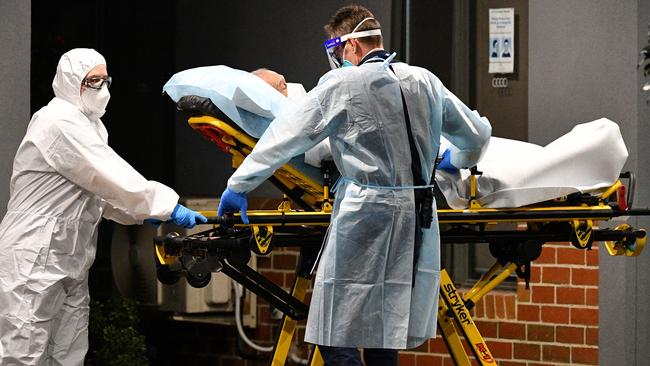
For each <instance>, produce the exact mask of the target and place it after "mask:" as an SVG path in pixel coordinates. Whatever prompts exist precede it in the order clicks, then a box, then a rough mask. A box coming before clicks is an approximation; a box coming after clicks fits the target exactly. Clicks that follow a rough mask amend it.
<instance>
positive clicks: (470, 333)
mask: <svg viewBox="0 0 650 366" xmlns="http://www.w3.org/2000/svg"><path fill="white" fill-rule="evenodd" d="M440 285H441V291H440V294H441V298H442V300H443V301H442V304H443V307H447V308H448V310H447V311H445V312H442V310H441V311H440V312H439V313H438V315H439V316H438V323H439V324H440V325H441V328H442V329H443V332H442V335H443V338H444V339H445V343H447V345H449V349H450V351H451V354H452V357H454V362H456V363H457V364H460V365H466V364H467V365H469V363H468V362H467V360H466V359H467V354H465V352H464V349H463V348H462V343H461V344H460V348H459V345H458V344H459V343H460V338H459V337H458V334H457V332H456V330H453V331H452V330H451V329H449V328H447V330H446V331H445V329H446V328H443V327H452V326H453V327H455V325H454V324H453V321H452V319H454V320H456V322H457V324H458V325H459V326H460V331H461V332H462V333H463V336H464V337H465V339H466V340H467V343H468V344H469V346H470V349H471V350H472V353H473V354H474V357H475V358H476V361H477V362H478V363H479V364H480V365H482V366H486V365H496V361H495V360H494V357H493V356H492V353H491V352H490V349H489V348H488V346H487V344H485V341H484V340H483V337H482V336H481V333H479V331H478V329H477V328H476V324H475V323H474V320H472V316H471V315H470V313H469V310H468V309H467V307H466V306H465V302H464V301H463V299H462V297H461V296H460V294H459V293H458V291H457V290H456V286H454V283H453V282H452V280H451V277H449V274H448V273H447V271H446V270H444V269H443V270H442V271H441V272H440ZM450 313H451V314H450ZM452 317H453V318H452ZM461 349H463V352H461V351H460V350H461ZM463 354H464V357H463Z"/></svg>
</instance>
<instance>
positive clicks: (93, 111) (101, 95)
mask: <svg viewBox="0 0 650 366" xmlns="http://www.w3.org/2000/svg"><path fill="white" fill-rule="evenodd" d="M109 99H111V93H110V92H109V91H108V87H107V86H106V85H104V86H103V87H102V88H101V89H99V90H95V89H89V88H87V89H86V90H84V92H83V93H81V103H82V104H83V111H84V113H86V114H87V115H88V116H90V115H94V116H97V117H101V116H103V115H104V113H106V106H107V105H108V100H109Z"/></svg>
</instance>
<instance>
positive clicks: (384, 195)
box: [228, 62, 491, 349]
mask: <svg viewBox="0 0 650 366" xmlns="http://www.w3.org/2000/svg"><path fill="white" fill-rule="evenodd" d="M392 67H393V69H394V71H395V73H393V72H392V71H391V70H390V69H389V68H388V67H387V65H386V64H382V63H381V62H380V63H365V64H362V65H361V66H359V67H346V68H342V69H337V70H333V71H330V72H328V73H327V74H325V75H324V76H323V77H322V78H321V80H320V82H319V85H318V86H317V87H316V88H314V89H313V90H312V91H310V92H309V93H308V94H307V95H306V96H305V97H304V98H302V99H301V100H300V101H298V102H297V103H296V105H295V106H292V107H288V108H287V110H285V111H283V112H282V113H281V114H280V115H279V117H278V118H276V119H275V120H274V121H273V122H272V123H271V125H270V126H269V128H268V129H267V130H266V132H265V133H264V135H263V136H262V137H261V138H260V140H259V141H258V143H257V145H256V147H255V149H254V150H253V151H252V153H251V154H250V155H249V156H248V157H247V158H246V159H245V161H244V162H243V164H242V165H241V166H240V167H239V169H237V171H236V172H235V173H234V175H233V176H232V177H231V178H230V180H229V181H228V188H229V189H230V190H232V191H234V192H249V191H251V190H252V189H254V188H255V187H256V186H257V185H259V184H260V183H261V182H263V181H264V180H265V179H266V178H267V177H269V176H270V175H271V174H272V173H273V172H274V171H275V170H276V169H277V168H278V167H280V166H282V165H283V164H284V163H286V162H287V161H288V160H289V159H291V158H292V157H293V156H296V155H298V154H300V153H303V152H305V151H306V150H308V149H310V148H312V147H314V146H315V145H316V144H318V143H319V142H320V141H322V140H323V139H326V138H329V140H330V143H331V149H332V156H333V158H334V161H335V163H336V166H337V167H338V169H339V171H340V173H341V176H342V179H343V184H342V185H341V186H340V187H339V189H338V191H337V192H336V200H335V204H334V210H333V213H332V219H331V226H330V231H329V235H328V237H327V241H326V243H325V247H324V249H323V252H322V256H321V259H320V264H319V266H318V272H317V275H316V281H315V283H314V293H313V296H312V300H311V305H310V309H309V318H308V321H307V330H306V336H305V341H307V342H310V343H316V344H319V345H325V346H336V347H359V348H393V349H404V348H410V347H415V346H417V345H419V344H421V343H422V342H424V341H426V340H427V339H428V338H431V337H433V336H435V332H436V315H437V302H438V288H439V281H440V259H439V257H440V242H439V234H438V222H437V218H436V216H435V215H434V219H433V222H432V224H431V228H430V229H427V230H423V241H422V245H421V250H420V255H419V257H418V262H417V271H416V274H415V283H413V273H414V271H413V266H414V248H415V227H416V219H415V202H414V190H413V189H412V188H409V186H413V174H412V171H411V154H410V148H409V139H408V136H407V129H406V124H405V118H404V108H403V105H402V98H401V95H400V86H401V89H402V90H403V92H404V98H405V100H406V104H407V107H408V113H409V117H410V123H411V128H412V132H413V136H414V142H415V145H416V147H417V151H418V152H419V159H420V162H421V168H422V174H423V176H422V178H423V179H424V180H425V181H426V182H428V181H429V180H430V177H431V173H432V172H431V166H432V163H433V161H434V159H435V158H436V155H437V153H438V146H439V144H440V135H441V134H442V135H444V136H445V137H446V138H447V139H448V140H449V141H450V142H451V143H452V144H453V145H454V146H455V147H454V148H453V152H452V163H453V164H454V165H455V166H458V167H469V166H472V165H474V164H476V163H477V162H478V161H479V159H480V158H481V156H482V154H483V152H484V150H485V148H486V147H487V142H488V139H489V136H490V132H491V127H490V124H489V122H488V121H487V120H486V119H484V118H481V117H480V116H479V115H478V114H477V113H476V112H473V111H471V110H469V109H468V108H467V107H466V106H465V105H464V104H463V103H462V102H461V101H460V100H458V99H457V98H456V97H455V96H454V95H453V94H451V93H450V92H449V91H448V90H447V89H445V87H444V86H443V85H442V83H441V82H440V80H438V78H436V77H435V76H434V75H433V74H431V73H430V72H428V71H427V70H425V69H422V68H418V67H413V66H409V65H406V64H403V63H395V64H393V65H392ZM395 75H397V77H396V76H395ZM398 79H399V80H398ZM433 209H434V212H435V202H433Z"/></svg>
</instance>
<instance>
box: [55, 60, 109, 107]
mask: <svg viewBox="0 0 650 366" xmlns="http://www.w3.org/2000/svg"><path fill="white" fill-rule="evenodd" d="M97 65H106V60H105V59H104V56H102V55H101V54H99V52H97V51H95V50H93V49H92V48H75V49H72V50H70V51H68V52H66V53H64V54H63V56H61V59H60V60H59V64H58V65H57V66H56V75H55V76H54V81H52V89H54V95H55V96H56V97H57V98H61V99H63V100H65V101H67V102H70V103H72V104H74V105H75V106H76V107H77V108H79V110H81V111H83V110H84V108H83V104H82V102H81V96H80V94H79V93H80V89H81V81H82V80H83V79H84V77H86V75H87V74H88V72H89V71H90V70H92V69H94V68H95V66H97Z"/></svg>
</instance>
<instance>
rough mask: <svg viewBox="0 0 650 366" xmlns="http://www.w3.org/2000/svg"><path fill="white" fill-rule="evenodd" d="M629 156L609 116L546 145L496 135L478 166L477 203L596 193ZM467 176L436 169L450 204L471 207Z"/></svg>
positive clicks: (486, 204)
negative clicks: (480, 172) (479, 172)
mask: <svg viewBox="0 0 650 366" xmlns="http://www.w3.org/2000/svg"><path fill="white" fill-rule="evenodd" d="M446 143H447V144H448V142H446ZM442 145H443V146H442V147H441V149H444V142H443V144H442ZM441 151H444V150H441ZM627 156H628V152H627V148H626V147H625V143H624V142H623V137H622V136H621V132H620V130H619V127H618V125H617V124H616V123H614V122H612V121H610V120H609V119H607V118H601V119H599V120H596V121H593V122H589V123H584V124H579V125H577V126H575V127H574V128H573V130H571V132H569V133H567V134H566V135H564V136H561V137H560V138H558V139H557V140H555V141H553V142H551V143H550V144H548V145H546V146H545V147H541V146H539V145H535V144H530V143H526V142H521V141H515V140H508V139H502V138H498V137H493V138H492V139H491V140H490V146H489V147H488V150H487V152H486V153H485V156H484V157H483V160H481V162H480V163H479V164H478V170H479V171H482V172H483V175H482V176H480V177H479V178H478V179H477V188H478V202H479V203H480V204H481V205H482V206H484V207H491V208H506V207H521V206H526V205H530V204H533V203H537V202H543V201H547V200H551V199H554V198H559V197H563V196H566V195H568V194H571V193H575V192H583V193H588V192H594V191H598V190H600V189H602V188H605V187H609V186H611V185H612V184H614V183H615V182H616V180H617V179H618V176H619V174H620V172H621V169H623V165H624V164H625V161H626V160H627ZM469 175H470V173H469V171H468V170H462V171H461V172H460V174H450V173H447V172H445V171H438V172H436V181H437V182H438V185H439V187H440V189H441V191H442V192H443V194H444V196H445V198H446V199H447V203H448V204H449V206H450V207H452V208H455V209H462V208H466V207H468V203H469V201H468V198H469Z"/></svg>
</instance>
